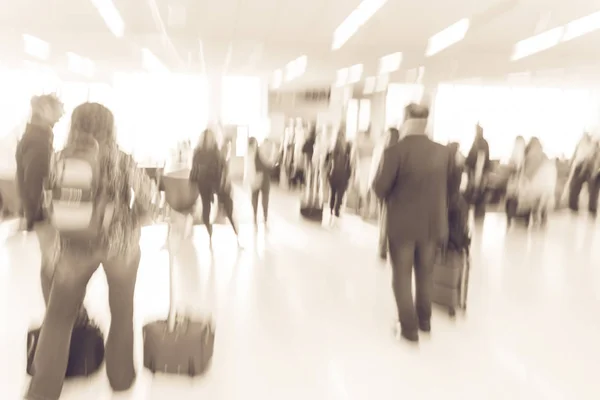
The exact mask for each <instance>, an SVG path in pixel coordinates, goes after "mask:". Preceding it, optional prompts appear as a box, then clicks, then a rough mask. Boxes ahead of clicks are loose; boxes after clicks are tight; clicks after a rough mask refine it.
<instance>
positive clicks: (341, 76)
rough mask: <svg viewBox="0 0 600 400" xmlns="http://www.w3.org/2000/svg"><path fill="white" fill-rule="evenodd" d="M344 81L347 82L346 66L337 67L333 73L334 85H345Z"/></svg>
mask: <svg viewBox="0 0 600 400" xmlns="http://www.w3.org/2000/svg"><path fill="white" fill-rule="evenodd" d="M346 83H348V68H342V69H339V70H338V71H337V72H336V74H335V86H338V87H341V86H345V85H346Z"/></svg>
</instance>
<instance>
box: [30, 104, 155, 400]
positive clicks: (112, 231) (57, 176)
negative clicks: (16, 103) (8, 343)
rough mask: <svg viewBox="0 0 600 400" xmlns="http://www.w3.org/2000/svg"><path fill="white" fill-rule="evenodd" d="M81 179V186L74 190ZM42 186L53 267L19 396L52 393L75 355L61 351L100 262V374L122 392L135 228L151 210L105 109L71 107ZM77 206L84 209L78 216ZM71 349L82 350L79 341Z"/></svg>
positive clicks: (131, 371) (146, 184)
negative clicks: (103, 288)
mask: <svg viewBox="0 0 600 400" xmlns="http://www.w3.org/2000/svg"><path fill="white" fill-rule="evenodd" d="M67 170H68V171H67ZM88 172H89V173H88ZM72 177H76V178H77V179H73V178H72ZM84 177H85V178H86V179H87V181H86V185H85V187H86V189H85V190H81V189H77V187H79V188H81V187H82V183H83V182H84V181H83V178H84ZM48 185H49V188H50V189H51V191H50V192H51V193H58V194H59V195H58V198H57V197H54V196H51V199H50V200H49V202H50V203H51V205H52V207H50V208H48V211H49V218H48V220H49V222H48V226H49V227H51V228H52V229H53V230H54V231H55V232H56V235H55V236H54V237H55V240H54V245H52V246H51V245H50V243H49V244H48V248H46V249H45V253H46V254H45V255H44V254H43V258H42V259H48V260H50V262H51V265H53V266H54V270H53V273H52V274H47V273H46V274H42V286H43V288H44V290H43V292H44V297H45V300H46V303H47V308H46V315H45V318H44V323H43V325H42V328H41V331H40V334H39V338H38V341H37V349H36V352H35V358H34V361H33V369H34V371H33V372H34V373H33V377H32V379H31V383H30V384H29V389H28V392H27V395H26V396H25V398H27V399H50V400H56V399H58V398H59V397H60V394H61V391H62V386H63V381H64V378H65V373H66V371H67V365H68V363H69V358H72V357H74V356H78V355H76V354H69V352H70V351H69V347H70V342H71V334H72V332H73V327H74V324H75V320H76V319H77V317H78V314H79V311H80V307H81V305H82V303H83V299H84V296H85V292H86V287H87V284H88V282H89V280H90V278H91V277H92V275H93V274H94V272H96V270H97V269H98V267H99V266H100V264H102V266H103V268H104V272H105V273H106V279H107V283H108V293H109V294H108V296H109V305H110V312H111V324H110V331H109V333H108V339H107V341H106V351H105V360H106V373H107V375H108V380H109V382H110V385H111V387H112V388H113V390H115V391H125V390H128V389H129V388H130V387H131V386H132V384H133V382H134V380H135V377H136V371H135V367H134V360H133V352H134V341H133V297H134V290H135V284H136V279H137V271H138V266H139V263H140V257H141V253H140V246H139V241H140V235H141V225H142V222H143V221H144V217H145V216H146V215H148V214H149V213H151V211H152V207H153V205H152V192H151V187H152V186H151V183H150V178H148V176H147V175H146V174H145V173H144V172H143V170H142V169H138V168H137V165H136V164H135V162H134V161H133V159H132V158H131V157H130V156H129V155H127V154H125V153H123V152H122V151H120V150H119V148H118V146H117V140H116V137H115V130H114V117H113V114H112V113H111V112H110V111H109V110H108V109H107V108H106V107H104V106H102V105H101V104H97V103H84V104H81V105H80V106H78V107H77V108H75V110H74V111H73V114H72V117H71V128H70V132H69V135H68V138H67V143H66V146H65V148H64V149H63V150H62V151H61V152H60V153H57V154H56V155H55V160H54V162H53V164H52V167H51V169H50V178H49V182H48ZM78 190H79V194H77V193H75V192H77V191H78ZM132 192H133V197H132V194H131V193H132ZM65 196H66V198H68V199H69V201H67V202H65V201H64V198H65ZM74 202H75V203H76V204H74ZM59 210H60V212H59ZM81 210H90V211H89V214H86V215H85V216H84V215H83V214H82V213H81ZM86 218H87V219H86ZM66 227H68V228H66ZM75 227H78V229H80V231H77V230H76V229H75ZM49 229H50V228H49ZM87 332H90V331H89V330H88V331H87ZM91 332H94V331H93V330H92V331H91ZM96 332H97V331H96ZM88 347H89V346H88ZM79 350H80V351H82V352H85V351H86V344H85V343H81V347H79Z"/></svg>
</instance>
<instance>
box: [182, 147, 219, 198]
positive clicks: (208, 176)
mask: <svg viewBox="0 0 600 400" xmlns="http://www.w3.org/2000/svg"><path fill="white" fill-rule="evenodd" d="M221 160H222V155H221V152H220V151H219V149H218V148H217V147H215V148H210V149H205V148H203V147H197V148H196V150H194V157H193V159H192V170H191V172H190V181H192V182H194V183H196V184H197V185H198V188H199V189H200V192H203V193H207V194H209V193H210V194H212V193H216V192H217V191H218V189H219V184H220V181H221V168H222V162H221Z"/></svg>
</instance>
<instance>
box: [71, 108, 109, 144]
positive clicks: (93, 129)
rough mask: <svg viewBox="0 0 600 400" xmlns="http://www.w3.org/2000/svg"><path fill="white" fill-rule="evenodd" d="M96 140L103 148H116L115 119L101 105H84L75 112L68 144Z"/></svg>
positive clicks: (72, 116) (72, 117)
mask: <svg viewBox="0 0 600 400" xmlns="http://www.w3.org/2000/svg"><path fill="white" fill-rule="evenodd" d="M89 139H94V140H96V142H98V144H99V145H100V146H101V147H104V146H108V147H112V146H116V143H117V138H116V135H115V118H114V116H113V113H112V112H111V111H110V110H109V109H108V108H106V107H105V106H103V105H102V104H99V103H83V104H80V105H79V106H77V107H76V108H75V109H74V110H73V114H72V115H71V128H70V130H69V135H68V137H67V144H71V143H77V142H80V141H82V140H89Z"/></svg>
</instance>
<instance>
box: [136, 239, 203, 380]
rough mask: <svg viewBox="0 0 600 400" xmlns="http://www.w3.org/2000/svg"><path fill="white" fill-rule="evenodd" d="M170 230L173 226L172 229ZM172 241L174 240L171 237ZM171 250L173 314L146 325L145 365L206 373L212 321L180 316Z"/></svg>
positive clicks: (183, 372)
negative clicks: (177, 311)
mask: <svg viewBox="0 0 600 400" xmlns="http://www.w3.org/2000/svg"><path fill="white" fill-rule="evenodd" d="M169 231H170V230H169ZM168 241H169V243H170V242H171V241H170V240H169V239H168ZM172 247H174V246H171V245H169V246H168V251H169V288H170V289H169V291H170V293H169V314H168V317H167V320H166V321H155V322H151V323H149V324H147V325H145V326H144V327H143V336H144V367H146V368H147V369H148V370H150V372H152V373H155V372H163V373H167V374H179V375H188V376H190V377H194V376H197V375H201V374H203V373H204V372H205V371H206V370H207V369H208V366H209V365H210V361H211V360H212V356H213V349H214V343H215V330H214V328H213V323H212V321H210V320H208V321H198V320H191V319H190V318H178V317H177V315H176V311H175V288H174V286H175V279H174V278H175V263H174V259H175V254H174V253H175V251H176V250H177V249H173V248H172Z"/></svg>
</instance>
